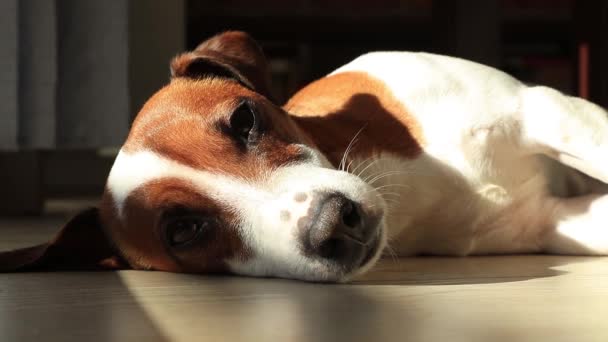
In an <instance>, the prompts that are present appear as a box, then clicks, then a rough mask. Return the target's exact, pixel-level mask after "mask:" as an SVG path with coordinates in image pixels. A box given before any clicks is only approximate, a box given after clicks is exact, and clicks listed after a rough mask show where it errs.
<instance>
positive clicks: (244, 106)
mask: <svg viewBox="0 0 608 342" xmlns="http://www.w3.org/2000/svg"><path fill="white" fill-rule="evenodd" d="M258 119H259V118H258V116H257V115H256V113H255V110H254V109H253V108H252V106H251V104H250V103H249V102H247V101H244V102H243V103H241V104H240V105H239V106H238V107H237V108H236V109H235V111H234V112H232V115H231V116H230V129H231V130H232V133H233V134H234V135H235V137H236V138H237V139H239V140H240V141H241V142H242V143H245V144H251V143H254V142H255V141H256V140H257V138H258V126H259V120H258Z"/></svg>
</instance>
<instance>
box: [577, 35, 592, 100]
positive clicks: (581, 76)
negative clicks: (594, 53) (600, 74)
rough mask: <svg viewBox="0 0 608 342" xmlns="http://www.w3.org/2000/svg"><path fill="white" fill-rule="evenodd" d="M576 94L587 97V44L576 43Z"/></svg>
mask: <svg viewBox="0 0 608 342" xmlns="http://www.w3.org/2000/svg"><path fill="white" fill-rule="evenodd" d="M578 96H580V97H582V98H584V99H588V98H589V44H588V43H586V42H583V43H580V44H579V45H578Z"/></svg>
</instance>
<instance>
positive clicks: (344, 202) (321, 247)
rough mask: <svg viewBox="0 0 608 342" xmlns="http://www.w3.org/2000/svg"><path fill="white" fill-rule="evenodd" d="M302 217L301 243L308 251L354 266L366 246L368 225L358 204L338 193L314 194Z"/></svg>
mask: <svg viewBox="0 0 608 342" xmlns="http://www.w3.org/2000/svg"><path fill="white" fill-rule="evenodd" d="M311 205H312V207H311V211H310V215H308V216H307V217H306V218H304V220H306V222H305V225H304V226H305V227H307V231H306V232H305V234H303V235H304V236H303V238H304V240H305V241H304V245H305V247H306V250H307V252H308V253H310V254H314V255H316V256H318V257H321V258H323V259H328V260H331V261H335V262H339V263H341V264H343V265H344V266H354V265H355V264H357V263H358V262H360V261H361V260H362V259H363V258H364V256H365V254H366V251H367V250H368V247H371V246H368V245H369V241H370V240H371V238H372V237H373V230H374V229H375V226H373V227H370V225H369V224H368V223H369V222H368V219H367V218H366V217H365V214H364V213H363V211H362V210H361V208H360V206H359V205H358V204H357V203H355V202H353V201H351V200H350V199H348V198H346V196H344V195H342V194H339V193H330V194H322V195H318V196H317V197H316V198H315V199H314V200H313V203H312V204H311Z"/></svg>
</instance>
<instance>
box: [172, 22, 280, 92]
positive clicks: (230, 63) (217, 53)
mask: <svg viewBox="0 0 608 342" xmlns="http://www.w3.org/2000/svg"><path fill="white" fill-rule="evenodd" d="M171 75H172V76H173V77H188V78H204V77H209V76H215V77H226V78H231V79H234V80H236V81H238V82H240V83H241V84H243V85H244V86H246V87H248V88H250V89H252V90H254V91H256V92H258V93H259V94H262V95H264V96H266V97H267V98H269V99H272V96H271V93H270V75H269V72H268V65H267V63H266V58H265V57H264V53H263V52H262V49H261V48H260V46H259V45H258V44H257V43H256V42H255V41H254V40H253V38H251V36H249V35H248V34H247V33H245V32H240V31H227V32H224V33H220V34H218V35H216V36H214V37H212V38H209V39H208V40H206V41H204V42H203V43H201V44H200V45H199V46H198V47H197V48H196V49H195V50H194V51H191V52H186V53H184V54H181V55H179V56H177V57H175V58H174V59H173V61H172V62H171Z"/></svg>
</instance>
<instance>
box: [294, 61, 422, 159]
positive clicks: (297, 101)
mask: <svg viewBox="0 0 608 342" xmlns="http://www.w3.org/2000/svg"><path fill="white" fill-rule="evenodd" d="M284 108H285V110H287V111H288V112H289V113H290V114H293V115H294V120H295V121H296V122H297V123H298V124H299V125H300V127H301V128H303V129H304V131H305V132H306V133H307V134H309V135H310V137H311V138H312V140H313V141H314V143H315V144H316V145H317V147H318V148H319V149H320V150H321V151H322V152H324V154H325V155H326V156H327V157H328V159H329V160H330V161H331V162H332V163H333V164H334V165H336V166H337V165H338V163H339V162H340V159H341V158H342V155H343V154H344V151H345V150H346V148H347V146H348V144H349V143H350V142H351V140H352V139H353V137H354V136H355V135H356V134H357V132H359V130H361V133H360V134H359V136H358V142H357V144H356V146H355V147H354V148H353V149H352V152H351V154H350V156H351V157H360V158H367V157H368V156H369V155H370V154H373V153H374V152H380V151H388V152H392V153H395V154H397V155H401V156H404V157H406V158H412V157H415V156H417V155H418V154H419V153H420V152H421V151H422V147H421V146H422V145H423V142H424V140H423V134H422V130H421V128H420V127H419V124H418V122H416V120H415V119H414V117H413V116H412V115H411V114H410V113H409V112H408V111H407V108H405V107H404V105H403V103H401V101H399V100H398V99H396V98H395V96H394V95H393V93H392V92H391V90H390V89H389V88H388V87H387V86H386V85H385V84H384V83H383V82H382V81H380V80H377V79H374V78H372V77H371V76H370V75H368V74H366V73H363V72H344V73H339V74H335V75H331V76H328V77H325V78H322V79H320V80H317V81H315V82H313V83H311V84H310V85H308V86H306V87H305V88H303V89H302V90H300V91H299V92H298V93H297V94H296V95H294V96H293V97H292V98H291V99H290V100H289V102H288V103H287V104H286V105H285V106H284Z"/></svg>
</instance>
